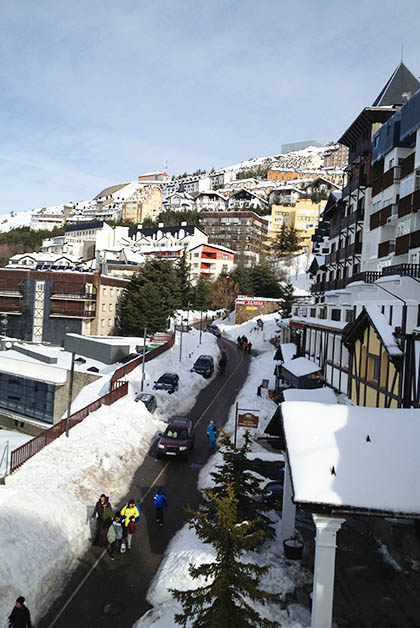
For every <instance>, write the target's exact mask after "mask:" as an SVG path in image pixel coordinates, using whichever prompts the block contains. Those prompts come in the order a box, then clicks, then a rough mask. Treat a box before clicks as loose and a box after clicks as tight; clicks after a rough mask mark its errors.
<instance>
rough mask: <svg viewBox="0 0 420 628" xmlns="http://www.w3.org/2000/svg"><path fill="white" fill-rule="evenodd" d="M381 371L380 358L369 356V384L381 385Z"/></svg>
mask: <svg viewBox="0 0 420 628" xmlns="http://www.w3.org/2000/svg"><path fill="white" fill-rule="evenodd" d="M380 370H381V361H380V358H379V356H377V355H371V354H370V353H368V356H367V380H368V381H369V382H376V383H379V374H380Z"/></svg>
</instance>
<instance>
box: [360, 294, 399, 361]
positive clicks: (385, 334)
mask: <svg viewBox="0 0 420 628" xmlns="http://www.w3.org/2000/svg"><path fill="white" fill-rule="evenodd" d="M365 307H366V311H367V313H368V315H369V318H370V320H371V321H372V323H373V325H374V326H375V329H376V331H377V332H378V334H379V335H380V337H381V340H382V342H383V344H384V346H385V347H386V349H387V351H388V353H390V354H392V355H396V356H402V351H401V349H400V348H399V346H398V345H397V341H396V339H395V336H394V335H393V332H394V330H393V328H392V327H391V325H389V324H388V323H387V321H386V318H385V316H384V315H383V314H382V313H381V312H380V310H379V308H378V306H377V305H366V306H365Z"/></svg>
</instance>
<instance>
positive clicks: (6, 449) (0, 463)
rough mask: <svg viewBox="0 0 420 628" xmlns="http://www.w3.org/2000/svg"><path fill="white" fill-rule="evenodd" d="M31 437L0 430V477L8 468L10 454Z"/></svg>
mask: <svg viewBox="0 0 420 628" xmlns="http://www.w3.org/2000/svg"><path fill="white" fill-rule="evenodd" d="M31 438H32V436H28V435H27V434H22V432H14V431H13V430H5V429H2V428H0V477H3V476H4V475H6V473H7V471H8V469H9V466H10V453H11V452H12V450H13V449H16V448H17V447H20V446H21V445H24V444H25V443H27V442H28V440H31Z"/></svg>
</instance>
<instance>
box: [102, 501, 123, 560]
mask: <svg viewBox="0 0 420 628" xmlns="http://www.w3.org/2000/svg"><path fill="white" fill-rule="evenodd" d="M106 540H107V542H108V544H107V550H108V554H109V556H110V558H111V560H114V552H115V550H116V549H117V548H118V549H121V542H122V540H123V525H122V521H121V515H120V513H119V512H117V513H115V516H114V518H113V520H112V523H111V525H110V526H109V528H108V532H107V535H106Z"/></svg>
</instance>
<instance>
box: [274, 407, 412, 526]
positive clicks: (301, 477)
mask: <svg viewBox="0 0 420 628" xmlns="http://www.w3.org/2000/svg"><path fill="white" fill-rule="evenodd" d="M281 412H282V418H283V427H284V434H285V438H286V446H287V453H288V459H289V464H290V469H291V474H292V483H293V492H294V501H295V502H297V503H300V504H305V503H306V504H311V505H313V509H314V510H316V507H317V506H318V505H319V506H322V505H330V506H331V507H332V509H333V510H334V507H336V508H337V512H339V511H340V510H345V509H356V510H360V511H362V510H370V511H372V512H379V513H384V514H388V513H393V514H398V515H400V516H401V515H406V516H419V517H420V502H419V499H418V494H417V491H416V490H413V482H415V478H418V477H419V475H420V457H419V455H418V443H419V442H420V409H399V408H398V409H396V408H395V409H394V408H391V409H389V408H388V409H384V408H364V407H360V406H347V405H330V404H322V403H310V402H297V401H288V402H285V403H283V404H282V405H281Z"/></svg>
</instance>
